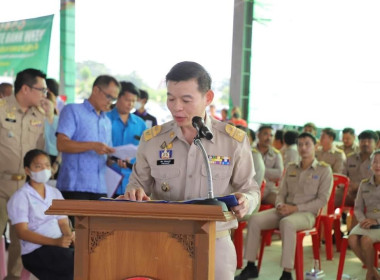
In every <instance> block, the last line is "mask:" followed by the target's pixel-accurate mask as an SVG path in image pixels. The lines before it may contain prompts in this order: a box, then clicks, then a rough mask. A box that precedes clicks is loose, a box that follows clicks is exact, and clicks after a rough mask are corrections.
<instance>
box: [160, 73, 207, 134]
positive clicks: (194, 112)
mask: <svg viewBox="0 0 380 280" xmlns="http://www.w3.org/2000/svg"><path fill="white" fill-rule="evenodd" d="M167 90H168V93H167V101H166V104H167V106H168V109H169V110H170V113H171V114H172V116H173V119H174V120H175V121H176V123H177V125H178V126H180V127H192V122H191V121H192V119H193V117H195V116H199V117H202V118H204V116H205V110H206V107H207V106H208V105H209V104H210V103H211V102H212V100H213V98H214V93H213V92H212V91H211V90H209V91H208V92H207V93H205V94H202V93H201V92H200V91H199V90H198V83H197V81H196V80H195V79H191V80H188V81H180V82H175V81H168V83H167Z"/></svg>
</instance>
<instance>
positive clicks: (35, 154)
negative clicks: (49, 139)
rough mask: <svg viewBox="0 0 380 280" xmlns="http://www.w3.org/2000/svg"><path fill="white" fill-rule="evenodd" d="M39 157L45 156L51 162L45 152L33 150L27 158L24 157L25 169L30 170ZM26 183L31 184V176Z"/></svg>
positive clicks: (27, 154)
mask: <svg viewBox="0 0 380 280" xmlns="http://www.w3.org/2000/svg"><path fill="white" fill-rule="evenodd" d="M39 155H45V156H46V157H47V158H48V159H49V161H50V157H49V155H48V154H47V153H46V152H45V151H43V150H39V149H33V150H29V151H28V152H27V153H26V154H25V156H24V168H25V167H28V168H30V165H31V164H32V162H33V160H34V159H35V158H36V157H38V156H39ZM26 181H27V182H29V181H30V178H29V176H27V177H26Z"/></svg>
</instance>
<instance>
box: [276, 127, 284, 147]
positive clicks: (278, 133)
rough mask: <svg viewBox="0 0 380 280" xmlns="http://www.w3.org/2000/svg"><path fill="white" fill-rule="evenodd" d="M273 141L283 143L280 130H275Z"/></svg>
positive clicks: (282, 134)
mask: <svg viewBox="0 0 380 280" xmlns="http://www.w3.org/2000/svg"><path fill="white" fill-rule="evenodd" d="M274 139H275V140H280V142H281V144H282V143H284V131H283V130H282V129H277V130H276V132H275V133H274Z"/></svg>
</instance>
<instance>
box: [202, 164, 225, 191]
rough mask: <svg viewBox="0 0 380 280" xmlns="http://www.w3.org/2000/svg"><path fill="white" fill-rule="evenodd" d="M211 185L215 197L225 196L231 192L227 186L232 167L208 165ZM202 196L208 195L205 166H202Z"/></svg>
mask: <svg viewBox="0 0 380 280" xmlns="http://www.w3.org/2000/svg"><path fill="white" fill-rule="evenodd" d="M210 168H211V175H212V183H213V187H214V190H213V191H214V195H215V196H223V195H227V194H229V193H230V192H231V190H230V188H229V185H230V179H231V176H232V167H231V166H229V165H217V164H210ZM201 174H202V182H201V185H202V195H205V194H206V195H207V193H208V176H207V168H206V165H204V164H203V165H202V169H201Z"/></svg>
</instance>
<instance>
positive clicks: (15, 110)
mask: <svg viewBox="0 0 380 280" xmlns="http://www.w3.org/2000/svg"><path fill="white" fill-rule="evenodd" d="M44 119H45V116H44V111H43V110H42V109H41V108H36V107H32V108H30V109H29V110H28V111H26V112H25V113H24V112H23V111H22V110H21V108H20V106H19V104H18V102H17V100H16V97H15V95H11V96H9V97H5V98H3V99H0V159H1V160H0V180H11V177H12V175H24V166H23V159H24V156H25V154H26V152H28V151H29V150H31V149H36V148H38V149H42V150H43V149H44V147H45V138H44ZM5 188H6V187H5V186H4V185H2V186H0V196H3V195H4V193H5V194H6V196H8V195H9V194H8V191H7V190H5Z"/></svg>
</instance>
